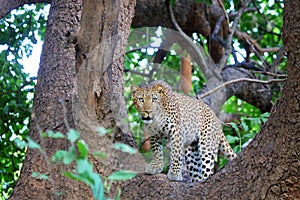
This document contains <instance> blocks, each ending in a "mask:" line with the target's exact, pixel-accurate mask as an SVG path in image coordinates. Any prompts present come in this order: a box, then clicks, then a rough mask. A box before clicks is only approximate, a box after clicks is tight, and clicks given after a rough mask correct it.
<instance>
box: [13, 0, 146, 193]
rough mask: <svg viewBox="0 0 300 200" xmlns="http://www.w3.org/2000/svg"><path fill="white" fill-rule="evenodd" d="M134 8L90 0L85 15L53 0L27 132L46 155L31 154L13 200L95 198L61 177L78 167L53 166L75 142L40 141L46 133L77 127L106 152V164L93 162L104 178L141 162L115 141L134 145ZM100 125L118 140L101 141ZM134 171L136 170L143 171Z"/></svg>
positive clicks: (76, 5)
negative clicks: (130, 72)
mask: <svg viewBox="0 0 300 200" xmlns="http://www.w3.org/2000/svg"><path fill="white" fill-rule="evenodd" d="M134 6H135V1H132V0H130V1H117V2H115V1H110V0H106V1H84V4H83V10H82V2H81V0H77V1H74V0H65V1H60V0H59V1H58V0H57V1H56V0H54V1H53V2H52V5H51V10H50V14H49V19H48V24H47V32H46V36H45V43H44V46H43V52H42V56H41V65H40V69H39V73H38V81H37V85H36V88H35V91H36V92H35V98H34V105H33V109H32V116H31V124H30V133H29V136H30V137H31V138H32V139H33V140H34V141H36V142H37V143H39V144H40V145H41V146H42V147H43V149H44V150H45V153H42V154H41V153H40V152H38V151H37V150H32V149H29V150H28V152H27V155H26V158H25V161H24V166H23V168H22V172H21V174H22V175H21V177H20V179H19V181H18V183H17V185H16V187H15V189H14V193H13V195H12V197H11V199H54V198H55V199H87V198H91V197H92V196H91V192H90V191H89V188H87V187H86V185H84V184H83V183H80V182H78V181H74V180H71V179H69V178H67V177H66V176H64V175H63V174H62V173H61V172H62V171H71V169H72V166H69V167H66V166H57V165H55V164H53V163H51V162H50V160H49V159H50V157H51V156H52V154H53V153H54V152H55V151H56V150H58V149H67V148H68V147H69V145H70V144H69V143H68V142H67V141H65V140H57V139H56V140H53V139H42V138H41V136H40V134H39V132H40V131H46V130H53V131H54V132H56V131H60V132H62V133H66V132H67V129H68V128H75V129H78V130H79V131H80V132H81V137H82V138H83V139H84V140H85V141H86V142H87V144H88V145H89V147H90V150H91V152H94V151H96V150H103V152H106V153H107V157H108V158H109V159H107V160H105V162H103V161H102V160H100V159H99V160H97V159H94V158H93V157H91V160H92V161H93V162H94V164H95V166H96V170H97V172H98V173H100V174H101V175H102V176H108V175H109V174H110V173H111V172H112V171H114V170H116V169H120V168H121V167H120V165H121V166H124V163H122V162H131V163H134V160H133V159H135V156H133V157H129V156H128V155H126V154H122V153H119V152H118V153H116V152H115V151H116V150H113V149H112V148H111V146H112V143H113V142H114V141H120V142H121V141H123V142H125V143H127V144H130V145H132V146H134V142H133V139H132V136H131V134H130V132H129V127H128V124H125V123H124V122H123V121H122V120H123V119H124V118H127V112H126V106H125V100H124V97H123V93H124V92H123V89H124V86H123V61H124V60H123V59H124V53H125V47H126V42H127V37H128V34H129V31H130V25H131V20H132V17H133V14H134ZM82 11H83V13H82V16H81V12H82ZM99 19H100V20H99ZM79 27H80V31H79ZM75 58H76V60H75ZM99 126H104V127H106V128H112V130H113V131H112V133H113V135H112V134H111V135H109V136H107V137H101V138H100V137H99V136H98V133H97V132H96V128H97V127H99ZM120 156H121V157H122V159H121V158H120ZM136 157H139V160H141V159H140V156H139V155H137V156H136ZM133 167H134V169H131V170H139V169H137V168H136V167H135V166H133ZM122 168H123V167H122ZM127 168H128V169H130V167H127ZM32 172H38V173H43V174H47V175H48V176H49V179H50V181H48V180H42V179H36V178H32V177H31V173H32ZM113 192H114V191H113Z"/></svg>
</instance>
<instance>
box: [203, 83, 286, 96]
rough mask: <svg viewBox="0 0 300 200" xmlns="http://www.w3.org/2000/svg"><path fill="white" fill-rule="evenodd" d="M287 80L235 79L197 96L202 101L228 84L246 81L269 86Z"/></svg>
mask: <svg viewBox="0 0 300 200" xmlns="http://www.w3.org/2000/svg"><path fill="white" fill-rule="evenodd" d="M286 80H287V79H286V78H285V79H271V80H268V81H263V80H258V79H251V78H239V79H235V80H231V81H227V82H225V83H223V84H221V85H219V86H218V87H215V88H214V89H212V90H210V91H208V92H206V93H204V94H202V95H200V96H198V98H200V99H202V98H204V97H206V96H208V95H210V94H212V93H214V92H216V91H218V90H219V89H221V88H224V87H226V86H227V85H230V84H233V83H237V82H242V81H247V82H252V83H264V84H270V83H274V82H284V81H286Z"/></svg>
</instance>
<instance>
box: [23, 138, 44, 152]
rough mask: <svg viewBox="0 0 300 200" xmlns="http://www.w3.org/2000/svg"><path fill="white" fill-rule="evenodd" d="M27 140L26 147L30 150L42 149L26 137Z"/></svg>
mask: <svg viewBox="0 0 300 200" xmlns="http://www.w3.org/2000/svg"><path fill="white" fill-rule="evenodd" d="M26 139H27V144H28V147H29V148H31V149H39V150H41V149H42V147H41V146H40V145H39V144H38V143H36V142H35V141H33V140H32V139H31V138H30V137H29V136H27V137H26Z"/></svg>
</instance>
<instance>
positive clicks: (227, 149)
mask: <svg viewBox="0 0 300 200" xmlns="http://www.w3.org/2000/svg"><path fill="white" fill-rule="evenodd" d="M219 150H220V153H221V155H223V156H224V157H225V158H227V159H228V160H233V159H235V158H236V153H235V152H234V151H233V149H232V148H231V146H230V145H229V143H228V141H227V139H226V137H225V135H224V134H223V133H222V134H221V140H220V145H219Z"/></svg>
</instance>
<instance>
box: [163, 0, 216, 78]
mask: <svg viewBox="0 0 300 200" xmlns="http://www.w3.org/2000/svg"><path fill="white" fill-rule="evenodd" d="M168 9H169V14H170V19H171V21H172V24H173V25H174V27H175V28H176V30H177V31H178V32H179V34H180V36H181V37H182V39H183V40H184V42H185V43H186V44H185V45H184V47H185V48H186V50H187V51H188V52H189V54H190V55H191V57H192V58H193V59H194V60H195V62H196V63H197V65H198V66H199V67H200V68H201V70H202V72H203V74H204V75H205V76H206V78H207V79H209V78H210V77H213V76H215V75H214V73H213V72H212V70H211V69H210V68H209V66H208V63H207V62H206V60H205V58H204V56H203V54H202V52H201V50H200V48H199V47H197V46H196V45H195V44H194V43H193V41H192V39H191V38H190V37H189V36H187V35H186V34H185V33H184V32H183V31H182V29H181V28H180V26H179V25H178V23H177V22H176V19H175V17H174V13H173V9H172V5H171V4H170V2H169V1H168ZM217 76H218V78H220V79H221V76H220V75H217Z"/></svg>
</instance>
